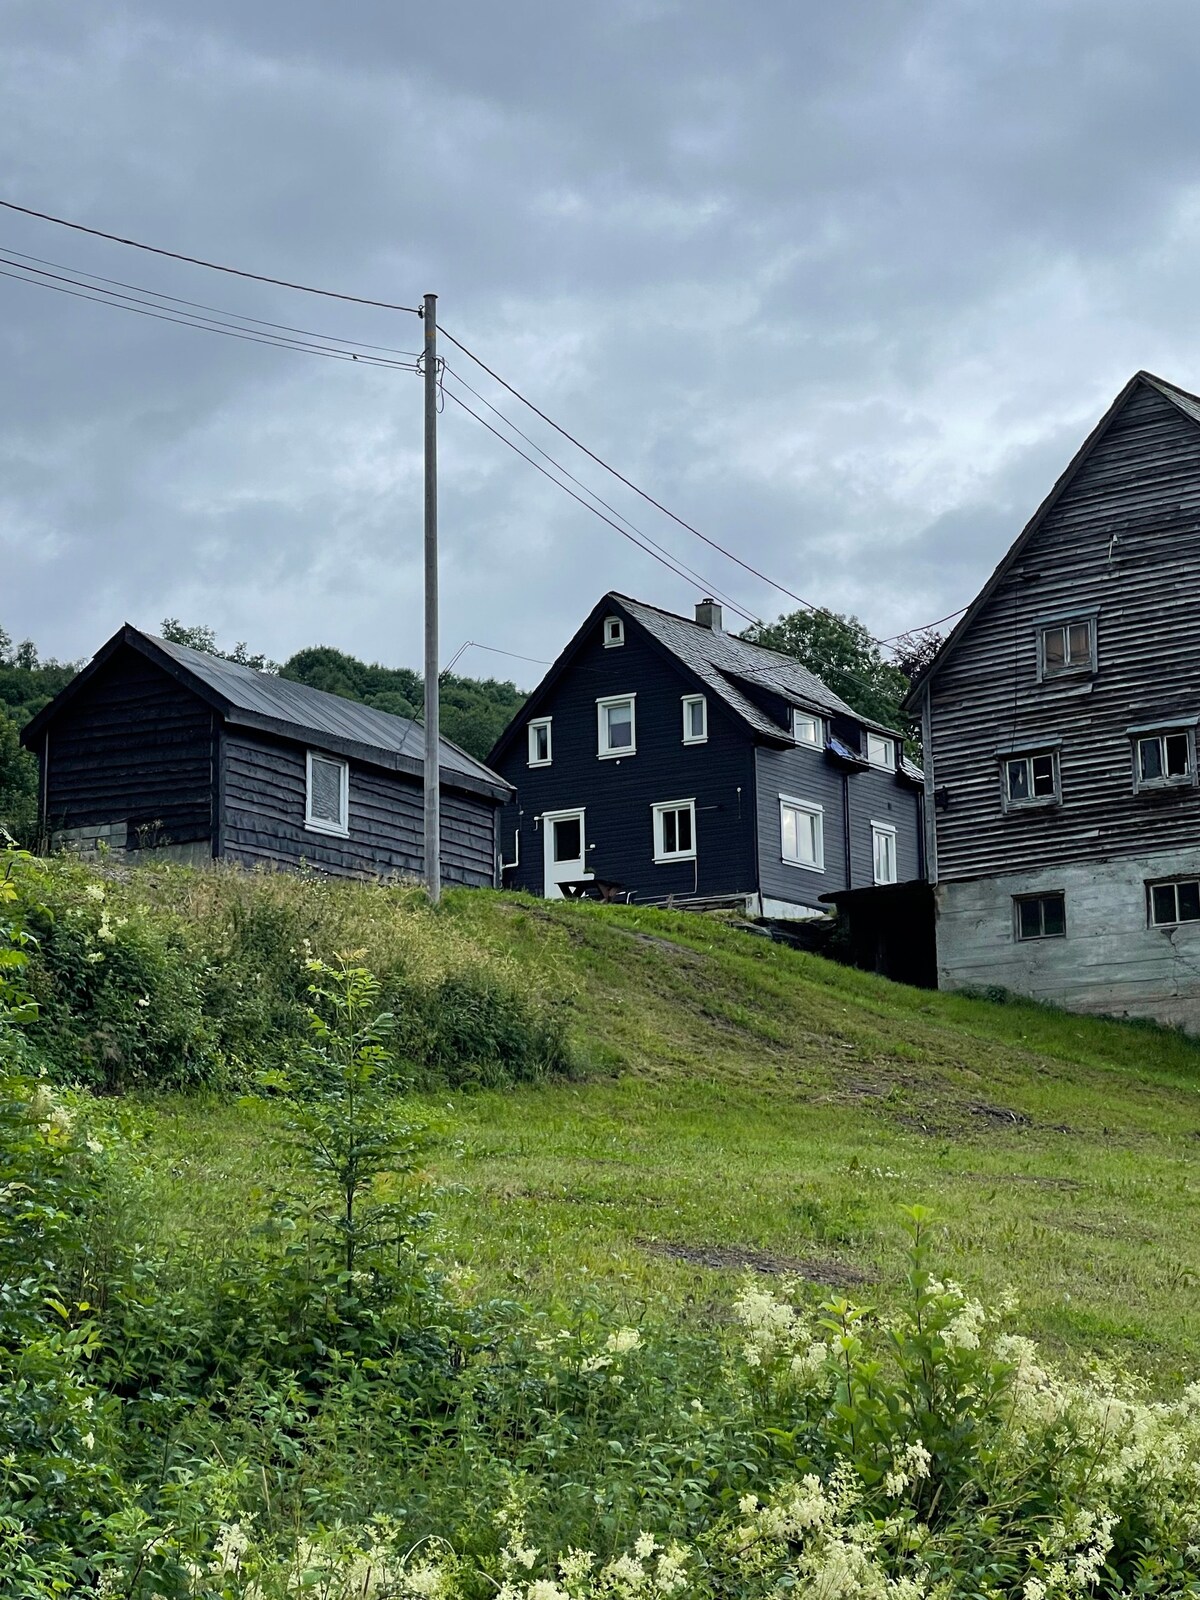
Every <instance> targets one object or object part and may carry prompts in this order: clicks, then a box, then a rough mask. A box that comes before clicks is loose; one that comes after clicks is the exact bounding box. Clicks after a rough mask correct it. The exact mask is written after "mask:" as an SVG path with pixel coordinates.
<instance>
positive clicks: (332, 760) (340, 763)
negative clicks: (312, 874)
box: [304, 750, 350, 839]
mask: <svg viewBox="0 0 1200 1600" xmlns="http://www.w3.org/2000/svg"><path fill="white" fill-rule="evenodd" d="M314 761H326V762H328V763H329V765H330V766H331V767H339V768H340V769H341V794H340V797H339V805H338V811H339V813H340V815H341V821H340V822H330V821H329V820H328V819H327V818H325V817H314V816H313V810H312V798H313V762H314ZM304 826H305V827H306V828H307V829H308V831H309V832H310V833H326V834H329V835H330V837H331V838H335V839H348V838H349V837H350V763H349V762H348V761H344V760H343V759H342V758H341V757H340V756H331V755H327V754H326V752H325V751H324V750H309V751H306V753H305V762H304Z"/></svg>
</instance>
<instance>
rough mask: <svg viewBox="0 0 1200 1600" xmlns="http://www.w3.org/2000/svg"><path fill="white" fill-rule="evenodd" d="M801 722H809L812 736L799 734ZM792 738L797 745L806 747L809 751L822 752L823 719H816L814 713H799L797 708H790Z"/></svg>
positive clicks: (823, 742)
mask: <svg viewBox="0 0 1200 1600" xmlns="http://www.w3.org/2000/svg"><path fill="white" fill-rule="evenodd" d="M802 722H811V723H812V728H813V736H812V738H811V739H810V738H809V737H808V735H807V734H803V733H801V732H800V724H801V723H802ZM792 738H793V739H794V740H795V741H796V743H797V744H802V745H807V747H808V748H809V749H810V750H823V749H824V748H825V719H824V717H818V716H817V714H816V712H815V711H801V710H800V709H799V707H798V706H793V707H792Z"/></svg>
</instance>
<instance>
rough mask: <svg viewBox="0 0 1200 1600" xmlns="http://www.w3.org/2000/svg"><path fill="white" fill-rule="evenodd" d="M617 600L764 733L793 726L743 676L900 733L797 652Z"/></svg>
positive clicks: (798, 701)
mask: <svg viewBox="0 0 1200 1600" xmlns="http://www.w3.org/2000/svg"><path fill="white" fill-rule="evenodd" d="M612 599H614V600H617V601H619V602H620V604H621V605H622V606H624V607H625V609H626V610H627V611H628V612H629V613H630V615H631V616H633V617H636V618H637V620H638V622H640V623H641V625H642V627H643V628H645V629H646V631H647V633H649V634H652V635H653V637H654V638H656V639H657V640H658V642H659V643H660V644H661V645H663V646H665V647H666V649H668V650H669V651H670V652H671V654H672V655H674V656H678V658H679V659H680V660H681V661H682V662H684V663H685V664H686V665H687V666H688V667H690V668H691V670H692V671H693V672H694V673H695V674H696V676H697V677H698V678H701V679H703V681H704V682H705V683H706V684H707V685H708V687H709V688H711V689H712V691H713V692H714V694H717V695H719V696H720V697H721V698H722V699H723V700H724V701H726V703H727V704H728V705H730V706H732V707H733V709H734V710H735V711H737V713H738V714H739V716H741V717H743V718H744V719H745V720H746V721H747V722H748V723H749V724H750V725H751V727H753V728H755V729H756V730H757V731H758V732H759V733H765V734H769V735H771V736H772V737H775V738H778V737H779V735H780V733H781V732H784V731H789V732H790V730H782V729H781V728H780V725H779V724H778V723H777V722H775V721H774V720H773V719H772V718H771V717H769V716H768V715H767V714H766V712H765V711H762V710H760V709H759V707H758V706H756V705H755V704H754V702H753V701H752V700H751V699H750V698H749V697H748V696H747V695H745V694H743V693H742V692H741V691H740V690H739V688H738V686H737V682H736V680H737V679H739V678H740V679H741V680H742V681H743V682H745V683H748V684H752V685H754V686H756V687H757V688H760V689H766V690H768V691H769V692H770V693H771V694H777V695H780V696H781V697H782V698H783V699H784V700H787V701H789V702H790V703H792V704H795V705H796V706H798V707H799V708H800V709H801V710H805V711H824V712H826V713H832V714H833V715H835V716H842V717H850V718H851V719H852V720H853V721H855V722H859V723H861V724H862V725H863V726H864V727H867V728H871V729H873V730H875V731H877V732H879V733H887V734H890V735H891V736H892V737H893V738H895V737H896V730H895V728H889V727H887V726H886V725H885V724H884V723H882V722H873V721H872V720H871V718H870V717H864V716H863V715H862V713H861V712H858V711H855V710H854V708H853V706H849V705H847V704H846V702H845V701H844V700H843V699H842V698H841V696H840V695H836V694H834V692H833V690H832V689H831V688H829V686H828V685H827V684H825V683H823V682H822V681H821V679H820V678H818V677H817V676H816V674H815V673H813V672H810V671H809V670H808V668H807V667H805V666H802V665H801V663H800V662H799V661H797V660H796V659H795V658H794V657H793V656H785V655H781V654H780V653H779V652H778V651H777V650H768V649H766V648H765V647H764V646H763V645H759V644H751V643H750V642H749V641H748V640H746V639H739V638H737V637H736V636H735V635H734V634H731V633H722V632H721V631H720V630H719V629H714V628H708V627H705V626H704V624H702V623H699V622H693V621H691V619H690V618H688V617H681V616H678V615H676V613H675V612H673V611H660V610H659V609H658V607H657V606H648V605H646V604H645V603H644V602H643V601H641V600H632V599H630V598H629V596H628V595H623V594H617V593H616V592H615V591H614V592H613V594H612Z"/></svg>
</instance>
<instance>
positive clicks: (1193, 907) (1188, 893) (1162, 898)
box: [1146, 878, 1200, 928]
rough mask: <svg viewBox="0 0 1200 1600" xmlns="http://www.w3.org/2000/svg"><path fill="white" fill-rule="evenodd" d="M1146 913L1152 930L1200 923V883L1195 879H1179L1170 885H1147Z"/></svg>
mask: <svg viewBox="0 0 1200 1600" xmlns="http://www.w3.org/2000/svg"><path fill="white" fill-rule="evenodd" d="M1146 911H1147V916H1148V918H1149V922H1150V926H1151V927H1152V928H1172V927H1174V926H1175V925H1176V924H1177V923H1180V922H1200V882H1198V881H1197V880H1196V879H1195V878H1179V879H1176V880H1175V881H1174V882H1172V883H1148V884H1147V885H1146Z"/></svg>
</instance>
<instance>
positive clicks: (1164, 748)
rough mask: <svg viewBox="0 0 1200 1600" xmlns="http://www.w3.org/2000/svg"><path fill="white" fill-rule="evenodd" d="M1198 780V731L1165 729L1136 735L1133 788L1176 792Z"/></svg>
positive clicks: (1191, 729) (1134, 738)
mask: <svg viewBox="0 0 1200 1600" xmlns="http://www.w3.org/2000/svg"><path fill="white" fill-rule="evenodd" d="M1195 781H1196V730H1195V728H1193V727H1185V728H1179V727H1176V728H1164V729H1163V730H1162V732H1161V733H1138V734H1135V735H1133V787H1134V788H1135V789H1138V790H1141V789H1173V788H1176V787H1177V786H1183V785H1188V784H1194V783H1195Z"/></svg>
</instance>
